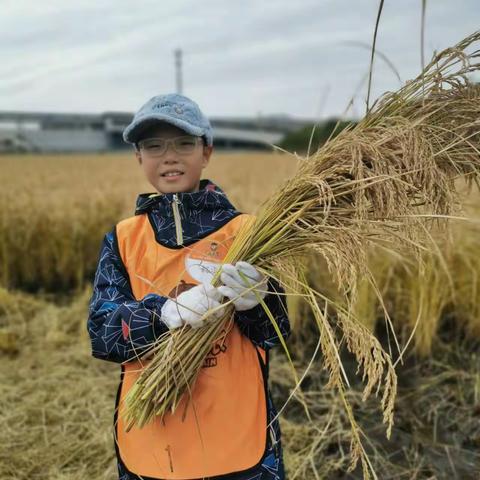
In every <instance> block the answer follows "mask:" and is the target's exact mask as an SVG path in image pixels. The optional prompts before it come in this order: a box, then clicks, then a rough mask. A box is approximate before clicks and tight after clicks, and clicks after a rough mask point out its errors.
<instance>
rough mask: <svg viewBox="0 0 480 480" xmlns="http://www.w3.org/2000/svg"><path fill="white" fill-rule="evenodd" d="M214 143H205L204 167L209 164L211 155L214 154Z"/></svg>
mask: <svg viewBox="0 0 480 480" xmlns="http://www.w3.org/2000/svg"><path fill="white" fill-rule="evenodd" d="M212 151H213V145H205V146H204V147H203V163H202V167H204V168H205V167H206V166H207V165H208V161H209V160H210V156H211V155H212Z"/></svg>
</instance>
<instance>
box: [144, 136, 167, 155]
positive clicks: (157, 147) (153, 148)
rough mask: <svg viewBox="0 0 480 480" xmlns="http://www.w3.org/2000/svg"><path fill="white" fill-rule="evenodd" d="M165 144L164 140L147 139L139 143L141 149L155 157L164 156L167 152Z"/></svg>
mask: <svg viewBox="0 0 480 480" xmlns="http://www.w3.org/2000/svg"><path fill="white" fill-rule="evenodd" d="M165 144H166V142H165V140H164V139H163V138H147V139H145V140H142V141H141V142H140V143H139V145H140V148H142V149H143V150H145V151H146V152H148V153H149V154H153V155H155V154H157V155H159V154H162V153H163V152H164V150H165Z"/></svg>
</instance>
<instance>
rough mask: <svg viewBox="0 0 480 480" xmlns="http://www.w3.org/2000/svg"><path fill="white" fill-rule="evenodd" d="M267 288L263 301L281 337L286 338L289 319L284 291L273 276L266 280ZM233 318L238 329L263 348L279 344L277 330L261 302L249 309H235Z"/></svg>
mask: <svg viewBox="0 0 480 480" xmlns="http://www.w3.org/2000/svg"><path fill="white" fill-rule="evenodd" d="M268 290H269V293H267V295H265V298H264V299H263V301H264V302H265V304H266V305H267V307H268V308H269V310H270V312H272V315H273V317H274V318H275V320H276V322H277V325H278V328H279V330H280V332H281V334H282V337H283V338H284V339H285V340H286V339H287V338H288V336H289V335H290V320H289V318H288V310H287V302H286V299H285V295H283V294H284V293H285V291H284V289H283V288H282V287H281V286H280V284H279V283H278V282H277V281H275V280H274V279H273V278H271V279H270V280H269V282H268ZM277 293H279V294H281V295H277ZM235 320H236V322H237V325H238V327H239V328H240V331H241V332H242V333H243V334H244V335H246V336H247V337H248V338H249V339H250V340H251V341H252V342H253V343H254V344H255V345H257V346H259V347H261V348H263V349H264V350H267V349H269V348H272V347H274V346H275V345H279V344H280V338H279V337H278V334H277V331H276V330H275V327H274V326H273V323H272V322H271V320H270V318H269V317H268V315H267V314H266V312H265V310H264V309H263V307H262V305H261V304H258V305H256V306H255V307H253V308H250V309H249V310H243V311H235Z"/></svg>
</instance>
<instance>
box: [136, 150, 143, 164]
mask: <svg viewBox="0 0 480 480" xmlns="http://www.w3.org/2000/svg"><path fill="white" fill-rule="evenodd" d="M135 156H136V157H137V160H138V163H139V165H141V164H142V155H141V154H140V152H139V151H138V150H135Z"/></svg>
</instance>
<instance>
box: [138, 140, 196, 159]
mask: <svg viewBox="0 0 480 480" xmlns="http://www.w3.org/2000/svg"><path fill="white" fill-rule="evenodd" d="M182 138H183V139H184V138H188V139H189V140H190V139H193V140H194V141H195V145H193V146H192V149H191V151H189V152H181V151H179V150H178V149H177V146H176V144H175V142H176V141H178V140H180V139H182ZM149 140H161V141H162V142H165V144H164V146H163V149H162V151H161V152H155V153H152V152H149V151H148V150H145V147H144V142H147V141H149ZM199 140H200V141H202V139H201V138H200V137H197V136H195V135H179V136H177V137H173V138H162V137H149V138H143V139H142V140H139V141H138V142H137V145H138V149H139V150H142V151H144V152H146V153H147V154H148V155H150V156H152V157H161V156H162V155H165V153H166V152H167V150H168V147H169V145H172V147H173V150H174V152H175V153H178V154H179V155H188V154H190V153H192V152H193V151H194V150H195V148H196V147H197V145H198V141H199Z"/></svg>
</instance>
